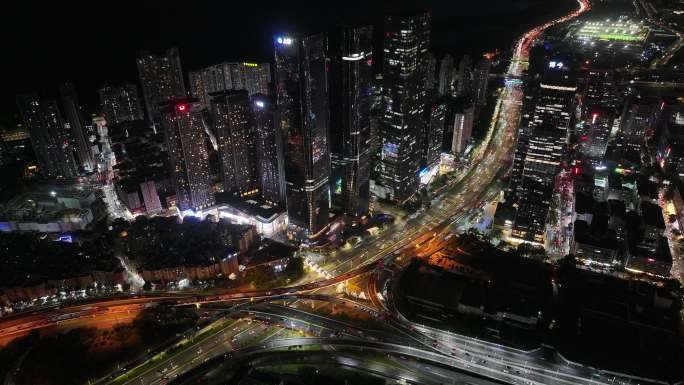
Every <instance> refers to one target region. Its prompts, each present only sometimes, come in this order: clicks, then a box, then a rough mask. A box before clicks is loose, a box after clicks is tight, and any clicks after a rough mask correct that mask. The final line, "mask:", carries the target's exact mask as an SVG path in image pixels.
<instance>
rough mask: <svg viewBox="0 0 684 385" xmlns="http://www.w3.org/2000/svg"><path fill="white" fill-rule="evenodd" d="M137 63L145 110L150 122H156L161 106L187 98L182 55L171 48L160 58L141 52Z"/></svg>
mask: <svg viewBox="0 0 684 385" xmlns="http://www.w3.org/2000/svg"><path fill="white" fill-rule="evenodd" d="M137 62H138V75H139V76H140V86H141V87H142V91H143V96H144V98H145V109H146V110H147V116H148V118H149V120H150V121H151V122H154V121H156V120H158V119H159V107H160V105H161V104H165V103H168V102H172V101H175V100H180V99H184V98H185V97H186V95H185V83H184V82H183V70H182V69H181V61H180V55H179V53H178V49H177V48H170V49H168V50H167V51H166V52H165V53H164V54H163V55H159V56H158V55H154V54H152V53H150V52H147V51H141V52H140V54H139V55H138V60H137Z"/></svg>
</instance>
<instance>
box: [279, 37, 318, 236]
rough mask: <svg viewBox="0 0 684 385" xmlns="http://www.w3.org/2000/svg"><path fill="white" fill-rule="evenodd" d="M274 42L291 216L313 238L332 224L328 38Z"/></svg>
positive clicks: (292, 222)
mask: <svg viewBox="0 0 684 385" xmlns="http://www.w3.org/2000/svg"><path fill="white" fill-rule="evenodd" d="M274 43H275V65H276V70H275V78H276V90H277V104H278V113H279V116H280V128H281V130H282V135H283V144H284V155H285V182H286V195H287V214H288V218H289V221H290V224H292V225H295V226H297V227H299V228H302V229H304V230H306V231H307V232H308V234H309V236H315V235H317V234H318V233H319V232H321V231H322V230H323V229H325V228H326V226H327V225H328V211H329V208H330V184H329V183H330V152H329V143H328V135H329V132H328V131H329V130H328V123H329V122H328V92H327V91H328V90H327V63H326V56H325V38H324V36H323V35H312V36H308V37H298V36H294V35H278V36H276V37H275V38H274Z"/></svg>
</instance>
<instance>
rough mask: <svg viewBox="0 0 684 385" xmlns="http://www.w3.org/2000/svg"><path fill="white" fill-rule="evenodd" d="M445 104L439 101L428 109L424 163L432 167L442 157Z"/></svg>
mask: <svg viewBox="0 0 684 385" xmlns="http://www.w3.org/2000/svg"><path fill="white" fill-rule="evenodd" d="M446 110H447V103H446V101H444V100H440V101H438V102H436V103H434V104H433V105H432V107H431V108H430V112H429V113H430V122H429V124H428V137H427V140H428V142H427V143H428V146H427V155H426V163H427V165H428V166H433V165H436V164H437V163H439V161H440V159H441V155H442V142H443V141H444V125H445V122H446Z"/></svg>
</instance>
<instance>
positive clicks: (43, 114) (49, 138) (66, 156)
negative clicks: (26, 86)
mask: <svg viewBox="0 0 684 385" xmlns="http://www.w3.org/2000/svg"><path fill="white" fill-rule="evenodd" d="M17 105H18V107H19V111H20V113H21V116H22V118H23V119H24V123H25V124H26V127H27V128H28V131H29V135H30V138H31V145H32V146H33V150H34V151H35V153H36V158H37V159H38V164H39V165H40V169H41V173H42V174H43V175H45V176H47V177H52V178H56V177H64V178H72V177H74V176H76V175H77V166H76V162H75V159H74V154H73V148H72V145H71V139H70V135H69V132H68V131H67V129H66V126H65V124H64V120H63V119H62V114H61V113H60V111H59V107H58V106H57V101H56V100H54V99H40V98H39V97H38V95H36V94H23V95H19V96H17Z"/></svg>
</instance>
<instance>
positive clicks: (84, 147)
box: [59, 83, 95, 171]
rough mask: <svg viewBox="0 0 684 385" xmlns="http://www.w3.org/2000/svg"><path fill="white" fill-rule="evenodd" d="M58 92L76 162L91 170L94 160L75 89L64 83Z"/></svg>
mask: <svg viewBox="0 0 684 385" xmlns="http://www.w3.org/2000/svg"><path fill="white" fill-rule="evenodd" d="M59 94H60V97H61V99H62V107H63V108H64V115H65V117H66V121H67V122H68V124H69V128H70V129H71V138H72V140H73V147H74V150H75V151H76V155H77V157H78V160H77V164H78V165H79V166H80V168H81V169H83V170H84V171H93V170H94V169H95V160H94V159H93V154H92V153H91V152H90V143H89V142H88V138H87V135H86V132H85V129H86V126H85V119H84V117H83V111H81V105H80V104H79V103H78V95H77V94H76V89H75V88H74V85H73V84H71V83H64V84H62V85H61V86H60V87H59Z"/></svg>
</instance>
